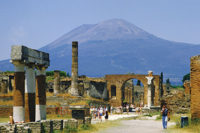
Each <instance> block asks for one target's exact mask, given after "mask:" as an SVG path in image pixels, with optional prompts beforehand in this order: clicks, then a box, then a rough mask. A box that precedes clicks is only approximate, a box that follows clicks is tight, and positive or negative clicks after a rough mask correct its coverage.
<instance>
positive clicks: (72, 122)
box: [63, 119, 78, 128]
mask: <svg viewBox="0 0 200 133" xmlns="http://www.w3.org/2000/svg"><path fill="white" fill-rule="evenodd" d="M63 127H64V128H78V121H77V120H76V119H68V120H64V123H63Z"/></svg>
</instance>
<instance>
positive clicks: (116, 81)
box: [105, 74, 160, 107]
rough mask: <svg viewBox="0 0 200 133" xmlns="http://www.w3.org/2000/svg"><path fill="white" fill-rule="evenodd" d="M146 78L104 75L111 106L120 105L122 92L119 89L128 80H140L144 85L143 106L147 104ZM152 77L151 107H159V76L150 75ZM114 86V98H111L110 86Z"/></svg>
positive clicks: (143, 76)
mask: <svg viewBox="0 0 200 133" xmlns="http://www.w3.org/2000/svg"><path fill="white" fill-rule="evenodd" d="M148 76H149V75H140V74H124V75H106V78H105V79H106V82H107V89H108V92H109V101H110V103H111V105H112V106H114V107H118V106H121V105H122V91H121V88H122V86H123V84H124V83H125V82H126V81H128V80H130V79H137V80H140V81H141V82H142V83H143V85H144V105H147V104H148V88H149V87H150V86H149V84H148V79H147V78H148ZM151 76H152V79H153V80H152V84H153V85H154V86H155V91H154V97H153V105H154V106H159V103H160V102H159V99H160V98H159V96H160V94H159V89H160V88H159V84H160V76H159V75H151ZM112 85H115V86H116V98H114V99H113V98H112V96H111V86H112Z"/></svg>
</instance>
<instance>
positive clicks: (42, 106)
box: [35, 68, 46, 121]
mask: <svg viewBox="0 0 200 133" xmlns="http://www.w3.org/2000/svg"><path fill="white" fill-rule="evenodd" d="M35 108H36V111H35V113H36V114H35V121H40V120H46V76H45V68H41V69H38V70H37V76H36V107H35Z"/></svg>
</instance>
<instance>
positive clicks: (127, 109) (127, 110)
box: [126, 104, 129, 114]
mask: <svg viewBox="0 0 200 133" xmlns="http://www.w3.org/2000/svg"><path fill="white" fill-rule="evenodd" d="M126 112H127V114H128V112H129V105H128V104H127V105H126Z"/></svg>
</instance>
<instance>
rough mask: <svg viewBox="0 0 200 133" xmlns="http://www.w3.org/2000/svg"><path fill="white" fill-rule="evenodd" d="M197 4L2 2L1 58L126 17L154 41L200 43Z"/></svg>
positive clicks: (188, 0) (181, 0) (160, 0)
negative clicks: (81, 27)
mask: <svg viewBox="0 0 200 133" xmlns="http://www.w3.org/2000/svg"><path fill="white" fill-rule="evenodd" d="M199 5H200V0H15V1H14V0H1V1H0V46H1V48H0V60H3V59H8V58H9V57H10V50H11V45H14V44H15V45H16V44H20V45H26V46H28V47H31V48H35V49H38V48H40V47H43V46H45V45H47V44H49V43H50V42H52V41H54V40H55V39H57V38H58V37H60V36H61V35H63V34H65V33H67V32H69V31H70V30H72V29H73V28H76V27H77V26H79V25H81V24H94V23H98V22H101V21H104V20H107V19H112V18H121V19H125V20H127V21H129V22H131V23H133V24H135V25H136V26H138V27H140V28H142V29H143V30H145V31H147V32H149V33H151V34H154V35H156V36H158V37H161V38H164V39H167V40H172V41H178V42H187V43H194V44H200V8H199Z"/></svg>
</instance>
